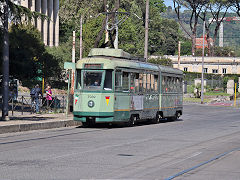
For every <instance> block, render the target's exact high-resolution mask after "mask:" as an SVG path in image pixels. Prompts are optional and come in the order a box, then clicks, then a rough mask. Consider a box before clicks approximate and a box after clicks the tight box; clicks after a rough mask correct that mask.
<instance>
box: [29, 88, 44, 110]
mask: <svg viewBox="0 0 240 180" xmlns="http://www.w3.org/2000/svg"><path fill="white" fill-rule="evenodd" d="M30 95H31V99H32V106H33V102H34V103H35V108H36V113H39V103H40V101H39V98H42V97H43V94H42V90H41V89H40V87H39V85H38V84H37V85H36V86H35V87H34V88H32V90H31V92H30Z"/></svg>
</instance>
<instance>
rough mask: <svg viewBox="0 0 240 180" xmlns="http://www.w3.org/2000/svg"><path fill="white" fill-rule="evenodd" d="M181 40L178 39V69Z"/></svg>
mask: <svg viewBox="0 0 240 180" xmlns="http://www.w3.org/2000/svg"><path fill="white" fill-rule="evenodd" d="M180 58H181V41H178V69H180Z"/></svg>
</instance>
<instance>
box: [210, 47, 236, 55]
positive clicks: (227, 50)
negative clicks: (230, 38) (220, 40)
mask: <svg viewBox="0 0 240 180" xmlns="http://www.w3.org/2000/svg"><path fill="white" fill-rule="evenodd" d="M214 52H215V56H222V57H227V56H235V52H234V49H233V48H231V47H215V48H214Z"/></svg>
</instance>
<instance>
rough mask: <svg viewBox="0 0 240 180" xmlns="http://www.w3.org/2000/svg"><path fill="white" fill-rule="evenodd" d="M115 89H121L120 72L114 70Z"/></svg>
mask: <svg viewBox="0 0 240 180" xmlns="http://www.w3.org/2000/svg"><path fill="white" fill-rule="evenodd" d="M115 90H116V91H121V90H122V72H121V71H116V74H115Z"/></svg>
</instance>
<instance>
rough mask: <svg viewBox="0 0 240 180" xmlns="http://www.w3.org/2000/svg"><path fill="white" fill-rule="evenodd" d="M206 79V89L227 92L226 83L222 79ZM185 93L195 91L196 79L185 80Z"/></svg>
mask: <svg viewBox="0 0 240 180" xmlns="http://www.w3.org/2000/svg"><path fill="white" fill-rule="evenodd" d="M204 81H206V87H205V88H206V89H207V91H214V90H217V91H220V92H225V88H224V84H223V81H222V80H215V79H210V80H208V79H205V80H204ZM184 87H185V90H184V93H185V94H186V93H193V92H194V88H195V82H194V81H184Z"/></svg>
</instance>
